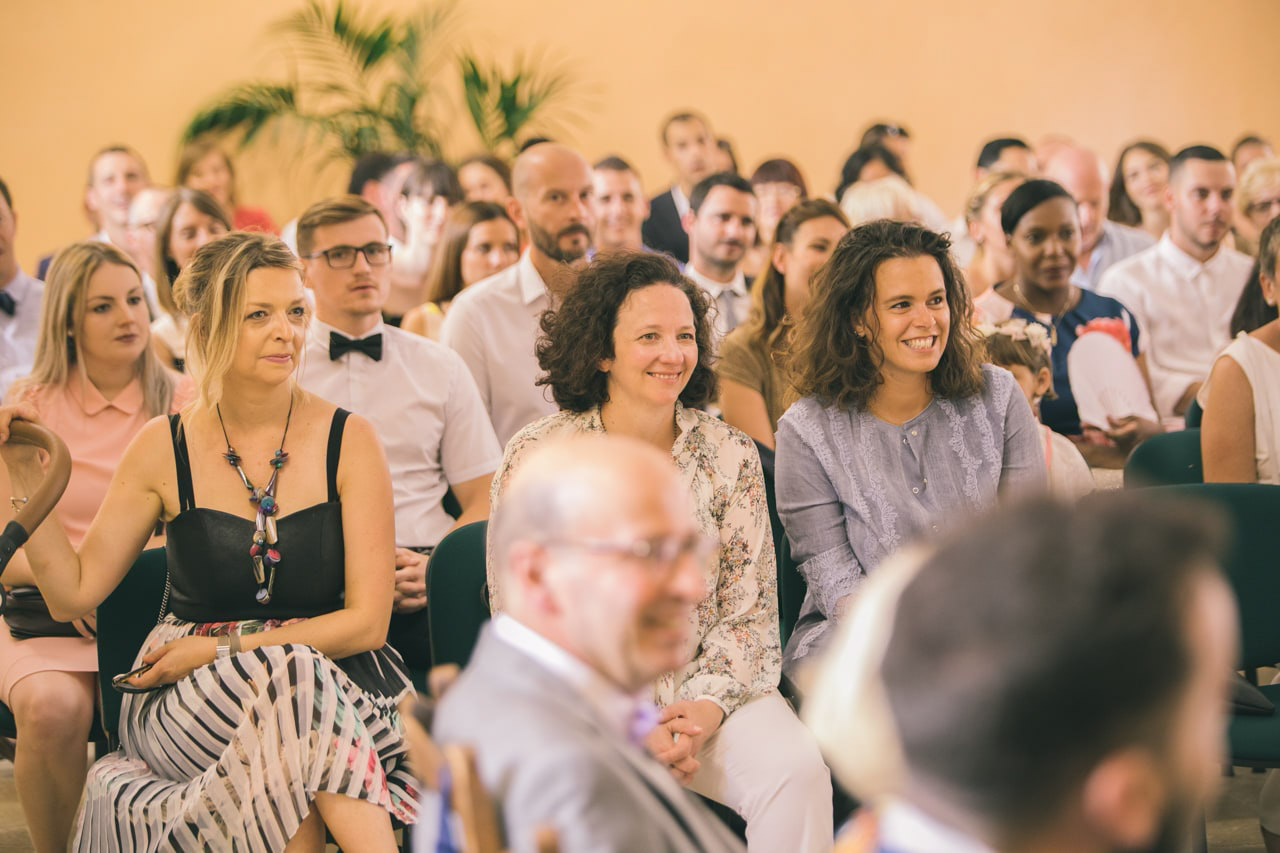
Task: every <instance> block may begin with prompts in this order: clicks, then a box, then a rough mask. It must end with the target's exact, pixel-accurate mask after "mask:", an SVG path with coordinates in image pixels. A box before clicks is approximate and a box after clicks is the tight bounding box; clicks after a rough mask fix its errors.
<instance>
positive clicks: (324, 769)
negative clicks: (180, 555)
mask: <svg viewBox="0 0 1280 853" xmlns="http://www.w3.org/2000/svg"><path fill="white" fill-rule="evenodd" d="M279 624H280V623H278V622H271V623H262V622H240V623H212V624H209V623H199V624H198V623H192V622H184V621H182V620H179V619H176V618H175V617H173V616H172V615H170V616H168V617H166V619H165V620H164V621H163V622H161V623H160V624H158V625H156V627H155V629H154V630H153V631H152V632H151V634H150V636H149V637H148V638H147V642H146V643H145V644H144V646H143V650H142V651H141V652H140V653H139V660H140V659H141V657H142V655H143V654H146V653H147V652H148V651H150V650H151V649H154V648H157V647H159V646H161V645H164V644H165V643H167V642H170V641H172V640H175V639H178V638H179V637H185V636H191V635H220V634H224V633H227V632H228V631H239V632H240V633H242V634H248V633H256V632H258V631H262V630H269V629H270V628H272V627H276V626H278V625H279ZM136 665H137V662H135V666H136ZM411 689H412V687H411V685H410V682H409V680H408V677H407V676H406V674H405V671H404V664H403V662H402V661H401V660H400V656H399V655H398V654H397V653H396V652H395V650H394V649H392V648H391V647H390V646H384V647H383V648H381V649H378V650H375V651H372V652H365V653H362V654H359V655H353V656H352V657H349V658H344V659H342V660H340V661H336V662H335V661H333V660H331V659H330V658H328V657H326V656H324V655H323V654H321V653H320V652H318V651H316V650H315V649H314V648H312V647H310V646H304V645H297V644H292V645H282V646H262V647H259V648H257V649H254V650H252V651H246V652H241V653H240V654H237V655H233V656H231V657H230V658H226V659H223V660H218V661H215V662H214V663H212V664H209V665H207V666H202V667H200V668H198V669H196V670H195V671H194V672H192V673H191V674H190V675H188V676H187V677H185V678H183V679H182V680H180V681H179V682H177V683H176V684H174V685H172V686H170V687H166V688H163V689H161V690H157V691H152V692H149V693H141V694H126V695H125V698H124V702H123V705H122V707H121V711H120V714H121V716H120V744H121V749H120V750H119V751H117V752H113V753H111V754H110V755H108V756H106V757H105V758H103V759H101V760H100V761H98V762H97V763H95V764H94V765H93V767H92V768H90V770H89V776H88V779H87V781H86V786H85V796H84V802H83V804H82V806H81V812H80V818H79V821H78V825H77V828H76V837H75V841H74V842H73V844H72V848H73V849H75V850H82V851H94V853H97V851H121V853H125V852H126V851H127V853H141V852H142V851H148V852H149V851H167V850H213V851H221V850H227V851H231V850H234V851H254V853H257V851H279V850H282V849H283V848H284V846H285V844H286V843H287V842H288V840H289V839H290V838H291V837H292V836H293V834H294V833H295V832H296V831H297V829H298V826H299V825H300V824H301V823H302V821H303V819H304V818H305V817H306V816H307V814H308V813H309V811H310V809H311V801H312V799H313V798H314V797H315V795H316V794H317V793H331V794H345V795H347V796H351V797H355V798H358V799H362V800H367V801H369V802H372V803H377V804H379V805H381V806H383V807H384V808H386V810H387V811H388V812H389V813H390V814H391V817H392V819H393V820H395V821H397V822H399V823H404V824H408V823H413V822H414V819H415V817H416V810H417V792H416V790H415V789H414V785H413V782H412V779H411V777H410V775H409V773H408V770H407V768H406V767H405V765H404V759H405V756H406V747H405V745H404V740H403V729H402V727H401V723H400V719H399V715H398V713H397V711H396V705H397V703H398V702H399V700H400V699H401V698H402V697H403V696H404V695H406V694H407V693H408V692H409V691H410V690H411Z"/></svg>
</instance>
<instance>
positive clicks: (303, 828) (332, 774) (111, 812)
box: [0, 232, 417, 851]
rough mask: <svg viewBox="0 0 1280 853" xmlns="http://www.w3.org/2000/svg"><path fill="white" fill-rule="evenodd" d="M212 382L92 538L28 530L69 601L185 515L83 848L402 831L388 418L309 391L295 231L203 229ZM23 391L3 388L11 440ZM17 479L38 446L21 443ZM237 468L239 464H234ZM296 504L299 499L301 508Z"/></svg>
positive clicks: (35, 562)
mask: <svg viewBox="0 0 1280 853" xmlns="http://www.w3.org/2000/svg"><path fill="white" fill-rule="evenodd" d="M175 297H176V300H177V303H178V306H179V308H180V309H181V310H183V311H184V313H186V314H187V315H188V316H189V317H190V318H191V329H190V332H189V334H190V343H191V346H190V351H191V355H192V362H191V365H192V368H193V371H194V374H195V376H196V378H197V380H198V385H199V396H198V398H197V399H196V400H195V401H194V402H192V403H191V404H190V405H188V406H186V407H185V408H183V409H182V412H181V414H179V415H172V416H170V417H169V418H168V419H165V418H156V419H154V420H152V421H150V422H149V423H148V424H147V425H146V426H145V427H143V428H142V430H141V431H140V432H139V433H138V435H137V437H136V438H135V439H134V441H133V443H132V444H130V446H129V448H128V450H127V451H126V452H125V455H124V458H123V459H122V460H121V462H120V464H119V466H118V468H117V470H116V472H115V476H114V479H113V480H112V483H111V487H110V489H109V490H108V492H107V496H106V499H105V500H104V501H103V502H102V506H101V509H99V510H98V514H97V516H96V517H95V518H94V521H93V524H92V525H91V526H90V528H89V531H88V533H86V534H85V536H84V539H83V541H82V542H81V543H80V547H79V549H78V551H77V550H75V549H73V547H72V545H71V543H70V542H69V541H68V540H67V537H66V536H65V535H63V533H62V531H61V529H60V528H59V527H57V526H56V525H47V524H46V525H42V526H41V527H40V528H39V529H38V530H37V531H36V532H35V534H34V535H33V536H32V537H31V539H30V540H29V541H28V543H27V545H26V551H27V556H28V559H29V561H30V564H31V567H32V570H33V573H34V576H35V579H36V581H37V582H38V583H39V584H40V588H41V590H42V591H43V592H44V593H45V597H46V600H47V601H48V603H49V607H50V610H51V611H52V612H53V614H54V616H55V617H60V618H72V617H76V616H81V615H83V614H85V613H88V612H90V611H92V610H93V608H95V607H96V606H97V605H98V604H99V603H100V602H101V601H102V600H103V599H104V598H105V597H106V596H107V594H108V593H110V591H111V590H112V589H113V588H114V587H115V586H116V584H118V583H119V581H120V579H121V578H123V577H124V575H125V573H126V572H128V570H129V567H130V566H131V565H132V564H133V562H134V560H135V559H136V558H137V555H138V553H139V552H140V550H141V549H142V547H143V546H144V544H145V543H146V541H147V538H148V536H149V535H150V532H151V530H152V529H154V527H155V524H156V522H157V521H164V522H165V523H166V525H167V541H166V562H167V566H168V571H169V580H170V584H171V592H170V596H169V599H168V601H169V605H170V612H168V613H167V614H166V615H165V616H164V617H163V618H162V619H161V620H160V622H159V623H157V624H156V626H155V627H154V628H153V629H152V631H151V633H150V635H149V636H148V637H147V640H146V642H145V643H144V644H143V647H142V650H141V651H140V652H139V655H138V657H137V659H136V660H135V665H136V666H137V668H136V669H135V670H133V671H131V672H129V673H122V674H121V675H120V676H118V677H117V679H116V683H117V685H118V686H119V689H121V690H123V691H125V692H126V693H127V695H126V696H125V698H124V702H123V704H122V706H121V711H120V714H121V722H120V744H121V750H120V751H118V752H115V753H112V754H111V755H109V756H107V757H105V758H103V759H102V760H100V761H99V762H98V763H97V764H95V765H94V767H93V768H92V770H91V771H90V774H89V779H88V782H87V786H86V792H85V799H84V806H83V808H82V810H81V813H80V822H79V826H78V827H77V832H76V837H75V840H74V841H73V847H74V849H76V850H84V851H90V850H92V851H100V850H109V851H124V850H171V849H219V850H222V849H244V850H270V851H281V850H284V849H286V847H287V848H288V849H289V850H290V851H294V850H314V851H321V850H323V849H324V844H325V830H326V829H328V831H329V832H330V833H332V835H333V838H334V840H335V841H336V842H337V843H338V844H339V845H340V846H341V847H343V848H344V849H348V850H357V849H358V850H386V851H390V850H394V849H395V841H394V837H393V835H392V826H391V818H392V817H394V818H396V819H397V820H399V821H402V822H405V823H411V822H413V821H414V820H415V818H416V800H417V793H416V791H415V790H414V789H413V787H412V784H411V781H410V777H409V775H408V773H407V771H406V768H405V767H404V766H403V757H404V754H405V747H404V744H403V742H402V729H401V726H400V722H399V718H398V716H397V713H396V710H395V708H396V704H397V703H398V702H399V700H400V699H401V698H403V697H404V696H405V695H407V694H408V692H409V690H410V689H411V686H410V683H409V680H408V678H407V676H406V674H405V671H404V666H403V663H402V662H401V660H400V657H399V655H398V654H397V653H396V652H395V650H394V649H391V648H390V647H388V646H386V645H385V643H386V636H387V626H388V622H389V620H390V616H391V600H392V593H393V589H394V576H393V572H394V565H395V560H394V554H393V549H394V520H393V515H392V499H391V481H390V475H389V474H388V471H387V463H386V460H385V459H384V458H383V455H382V450H381V446H380V445H379V443H378V439H377V436H376V435H375V434H374V432H373V429H372V427H371V426H370V425H369V423H368V422H367V421H365V420H364V419H363V418H360V417H359V416H356V415H350V416H348V413H347V412H345V411H342V410H340V409H337V408H336V407H334V406H333V405H332V404H331V403H327V402H325V401H324V400H321V399H319V398H317V397H314V396H312V395H310V394H308V393H306V392H305V391H303V390H301V389H300V388H299V387H298V386H297V384H296V382H295V375H296V370H297V364H298V359H299V357H300V355H301V352H302V344H303V339H304V335H305V331H306V328H307V323H308V317H309V315H308V308H307V300H306V296H305V293H304V291H303V286H302V279H301V277H300V274H299V270H298V261H297V259H296V258H295V257H294V255H293V253H292V252H291V251H289V249H288V248H287V247H286V246H285V245H284V244H283V243H281V242H280V241H279V240H277V239H275V238H274V237H269V236H266V235H262V234H254V233H241V232H238V233H234V234H229V235H227V236H226V237H223V238H221V239H219V240H216V241H214V242H213V243H210V244H209V245H207V246H205V247H203V248H202V249H200V250H199V251H198V252H196V255H195V257H194V259H193V260H192V262H191V263H190V264H189V265H188V266H187V268H186V269H184V270H183V273H182V276H181V277H180V278H179V280H178V283H177V286H176V288H175ZM14 417H22V418H27V419H37V417H38V412H36V411H35V410H34V409H33V408H32V407H30V406H26V405H21V406H17V407H8V408H5V409H0V439H7V438H8V425H9V422H10V421H11V420H12V419H13V418H14ZM0 452H2V453H3V457H4V461H5V464H6V466H7V467H8V470H9V474H10V477H11V479H12V481H13V487H14V489H15V491H14V494H18V495H21V494H26V493H28V491H29V490H30V489H31V488H33V487H34V484H35V483H36V482H37V481H38V480H39V477H40V463H39V461H38V459H37V458H36V456H35V454H34V453H32V452H30V451H29V450H27V449H26V448H23V447H15V446H11V445H7V444H6V445H4V446H3V447H2V448H0ZM228 469H230V470H228ZM286 509H287V511H286Z"/></svg>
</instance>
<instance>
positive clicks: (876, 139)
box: [858, 121, 911, 148]
mask: <svg viewBox="0 0 1280 853" xmlns="http://www.w3.org/2000/svg"><path fill="white" fill-rule="evenodd" d="M887 136H901V137H902V138H903V139H910V138H911V133H910V132H909V131H908V130H907V129H906V128H905V127H903V126H902V125H900V124H890V123H889V122H887V121H879V122H876V123H875V124H873V125H871V126H870V127H868V128H867V129H866V130H864V131H862V141H861V142H859V143H858V147H859V148H866V147H867V146H868V145H878V144H881V143H883V142H884V140H885V137H887Z"/></svg>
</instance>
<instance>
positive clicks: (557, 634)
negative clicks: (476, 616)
mask: <svg viewBox="0 0 1280 853" xmlns="http://www.w3.org/2000/svg"><path fill="white" fill-rule="evenodd" d="M694 518H695V515H694V507H693V505H692V501H691V500H690V496H689V490H688V486H687V484H686V483H685V482H684V480H683V478H682V477H680V476H679V474H678V473H677V471H676V468H675V466H673V465H672V463H671V457H670V455H669V454H667V453H663V452H662V451H659V450H656V449H654V448H653V447H649V446H646V445H645V444H644V443H643V442H640V441H636V440H634V439H629V438H622V437H618V436H609V437H603V436H601V437H594V438H586V437H578V438H575V439H571V440H567V441H564V442H560V443H555V444H552V445H551V446H548V447H546V448H543V449H540V450H538V451H537V452H535V453H532V454H530V455H529V457H528V458H527V459H526V460H525V462H524V464H522V465H521V468H520V470H519V471H518V472H516V473H515V476H513V477H512V478H511V480H510V482H509V483H508V484H507V488H506V490H505V492H504V495H503V501H502V506H501V507H499V508H498V509H497V510H496V511H495V512H494V515H493V519H492V521H491V522H490V525H489V542H490V547H491V552H492V554H493V560H492V562H491V564H490V569H491V571H492V572H493V577H494V578H495V579H496V580H497V582H498V583H499V585H500V586H501V588H502V590H503V595H504V603H505V608H504V612H502V613H499V614H498V615H497V616H495V617H494V619H493V621H492V622H490V623H489V624H488V625H486V626H485V628H484V630H483V631H482V633H481V635H480V640H479V643H477V645H476V648H475V651H474V652H473V653H472V655H471V661H470V663H469V664H468V665H467V668H466V669H465V670H463V672H462V674H461V675H460V676H459V677H458V679H457V681H455V682H454V684H453V685H452V686H451V687H450V688H449V689H448V691H447V692H446V693H445V694H444V698H443V699H442V700H441V702H440V705H439V708H438V709H437V711H436V714H435V719H434V734H435V737H436V739H437V740H438V741H441V742H443V743H446V744H448V743H463V744H468V745H470V746H472V747H474V748H475V751H476V763H477V765H478V768H479V775H480V778H481V780H482V781H483V783H484V785H485V787H487V788H488V789H489V791H490V792H491V793H492V794H493V796H494V798H495V799H496V800H497V806H498V812H499V822H500V824H501V827H502V831H503V834H504V835H505V839H504V847H505V848H507V849H511V850H530V849H532V845H533V840H534V837H535V835H536V833H537V832H538V830H539V829H541V828H542V827H549V828H551V829H552V830H553V831H554V832H555V834H556V849H557V850H559V851H561V853H596V851H625V850H636V851H639V850H667V851H680V852H681V853H698V851H709V853H719V851H734V850H740V849H741V846H740V845H739V844H738V842H737V840H736V839H734V838H732V837H731V836H730V835H728V833H727V832H726V830H725V828H724V827H723V826H722V825H721V824H720V823H719V821H717V820H716V819H715V818H714V817H712V816H711V814H710V813H709V812H707V811H706V810H705V809H704V808H703V807H702V806H700V805H699V804H698V803H697V802H696V801H695V800H694V799H693V798H692V797H690V796H689V795H688V794H687V793H685V791H684V790H682V789H681V787H680V785H678V784H677V783H676V781H675V779H673V778H672V775H671V774H669V773H668V772H667V771H666V769H665V768H664V767H663V766H662V765H660V764H658V763H657V762H655V761H654V760H653V759H652V758H651V757H650V756H648V755H646V754H645V753H644V752H643V743H644V737H645V734H646V733H647V732H648V731H649V729H650V728H651V727H652V726H653V725H654V723H655V721H656V720H657V719H659V717H658V712H657V710H656V709H654V707H653V706H652V704H651V700H650V698H649V691H650V689H651V685H652V684H653V682H654V681H656V680H658V679H661V678H663V677H664V676H665V674H666V673H670V672H671V671H672V670H678V669H680V668H681V667H684V666H686V665H687V663H688V660H689V649H690V645H691V642H692V640H691V638H690V637H689V636H688V633H689V625H691V624H692V623H693V621H694V614H695V611H696V610H697V608H698V607H699V606H700V602H701V601H702V600H703V598H704V597H705V596H706V595H707V593H708V592H710V591H711V590H710V589H708V587H707V586H706V581H705V580H704V577H703V572H702V565H703V563H704V559H703V558H705V557H706V556H707V555H708V552H710V551H711V550H712V549H713V548H714V546H715V544H716V543H715V542H714V541H712V540H709V539H708V538H707V537H706V535H705V534H704V532H703V530H702V529H701V528H700V527H699V526H698V524H697V523H696V522H695V520H694ZM668 725H671V726H674V727H676V729H677V730H678V731H680V732H681V733H682V734H683V736H684V741H685V742H686V743H688V742H692V741H695V740H696V741H703V740H705V738H706V737H707V736H709V732H706V731H703V730H702V729H701V728H700V727H699V726H698V725H697V724H696V723H695V722H694V721H692V720H690V719H687V718H683V717H680V718H676V719H674V720H672V721H669V723H668ZM696 763H697V761H696V759H688V760H687V763H686V766H687V767H688V768H690V769H692V768H693V767H694V766H695V765H696ZM794 841H795V839H785V840H784V842H783V846H782V847H779V848H775V849H787V850H790V849H793V847H794V846H795V845H794Z"/></svg>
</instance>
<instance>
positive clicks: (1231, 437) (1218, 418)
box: [1200, 217, 1280, 485]
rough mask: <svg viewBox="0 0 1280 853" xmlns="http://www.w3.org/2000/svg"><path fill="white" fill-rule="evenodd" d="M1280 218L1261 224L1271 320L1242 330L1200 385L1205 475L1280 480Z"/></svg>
mask: <svg viewBox="0 0 1280 853" xmlns="http://www.w3.org/2000/svg"><path fill="white" fill-rule="evenodd" d="M1278 262H1280V217H1278V218H1276V219H1273V220H1271V223H1270V224H1269V225H1267V227H1265V228H1264V229H1262V237H1261V244H1260V246H1259V251H1258V269H1259V276H1258V277H1259V281H1260V284H1261V290H1262V297H1263V300H1264V301H1265V303H1266V305H1267V306H1268V307H1269V308H1270V309H1271V320H1270V321H1269V322H1267V323H1265V324H1263V325H1261V326H1259V327H1258V328H1256V329H1254V330H1253V331H1252V332H1243V331H1242V332H1240V333H1239V334H1238V335H1237V336H1236V338H1235V340H1233V341H1232V342H1231V343H1230V344H1229V345H1228V346H1227V348H1226V349H1225V350H1223V351H1222V354H1221V355H1220V356H1219V357H1218V359H1217V360H1216V361H1215V362H1214V365H1213V370H1212V371H1211V372H1210V374H1209V381H1208V382H1207V383H1206V384H1205V386H1204V387H1203V388H1201V389H1200V402H1201V404H1202V405H1203V406H1204V420H1203V421H1202V423H1201V427H1200V443H1201V454H1202V456H1203V457H1204V479H1205V481H1206V482H1210V483H1274V484H1276V485H1280V319H1276V302H1277V300H1278V299H1280V284H1277V283H1278V282H1280V263H1278Z"/></svg>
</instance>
